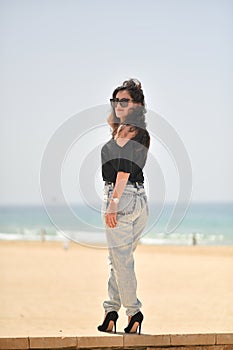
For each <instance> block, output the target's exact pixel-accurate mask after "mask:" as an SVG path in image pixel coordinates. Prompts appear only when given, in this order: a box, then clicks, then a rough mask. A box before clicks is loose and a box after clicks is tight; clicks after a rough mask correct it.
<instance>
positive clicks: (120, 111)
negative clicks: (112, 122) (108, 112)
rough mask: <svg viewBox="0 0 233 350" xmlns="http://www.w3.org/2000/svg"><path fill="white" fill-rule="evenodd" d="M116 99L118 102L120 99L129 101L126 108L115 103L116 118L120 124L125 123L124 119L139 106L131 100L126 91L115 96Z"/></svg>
mask: <svg viewBox="0 0 233 350" xmlns="http://www.w3.org/2000/svg"><path fill="white" fill-rule="evenodd" d="M116 98H118V99H119V100H121V99H126V98H127V99H129V102H128V106H127V107H121V105H120V103H117V106H116V107H115V113H116V116H117V117H118V118H120V121H121V123H122V122H123V121H125V119H126V117H127V116H128V114H129V113H130V112H132V110H133V109H134V108H135V107H136V106H137V105H139V104H140V103H135V102H133V100H132V97H131V96H130V94H129V92H128V91H127V90H122V91H119V92H118V93H117V94H116Z"/></svg>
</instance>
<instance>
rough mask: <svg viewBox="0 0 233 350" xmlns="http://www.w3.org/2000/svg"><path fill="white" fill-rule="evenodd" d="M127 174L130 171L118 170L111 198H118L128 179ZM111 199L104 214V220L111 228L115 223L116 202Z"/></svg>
mask: <svg viewBox="0 0 233 350" xmlns="http://www.w3.org/2000/svg"><path fill="white" fill-rule="evenodd" d="M129 176H130V173H124V172H123V171H118V173H117V177H116V183H115V186H114V190H113V194H112V198H118V199H119V200H120V198H121V196H122V193H123V192H124V189H125V186H126V184H127V181H128V179H129ZM112 198H111V199H112ZM111 199H110V204H109V206H108V209H107V212H106V215H105V222H106V224H107V226H109V227H111V228H113V227H115V226H116V224H117V203H115V202H114V201H113V200H111Z"/></svg>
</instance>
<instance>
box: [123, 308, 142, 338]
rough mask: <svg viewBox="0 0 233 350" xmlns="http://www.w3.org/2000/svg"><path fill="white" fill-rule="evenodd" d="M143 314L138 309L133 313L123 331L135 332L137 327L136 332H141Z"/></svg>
mask: <svg viewBox="0 0 233 350" xmlns="http://www.w3.org/2000/svg"><path fill="white" fill-rule="evenodd" d="M143 318H144V317H143V314H142V313H141V311H138V313H136V314H135V315H133V316H132V317H131V320H130V322H129V324H128V326H127V327H126V328H125V333H137V329H138V327H139V331H138V333H139V334H141V326H142V321H143Z"/></svg>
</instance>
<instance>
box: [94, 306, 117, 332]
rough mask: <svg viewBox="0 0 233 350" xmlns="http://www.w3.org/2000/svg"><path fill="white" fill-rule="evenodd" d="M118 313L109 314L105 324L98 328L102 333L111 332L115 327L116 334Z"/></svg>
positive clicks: (111, 312)
mask: <svg viewBox="0 0 233 350" xmlns="http://www.w3.org/2000/svg"><path fill="white" fill-rule="evenodd" d="M118 317H119V316H118V313H117V312H116V311H110V312H108V313H107V315H106V317H105V319H104V322H103V323H102V324H101V325H100V326H98V331H100V332H111V331H112V329H113V325H114V333H116V321H117V319H118Z"/></svg>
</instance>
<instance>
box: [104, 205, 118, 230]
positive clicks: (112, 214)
mask: <svg viewBox="0 0 233 350" xmlns="http://www.w3.org/2000/svg"><path fill="white" fill-rule="evenodd" d="M105 222H106V225H107V226H108V227H110V228H114V227H115V226H116V224H117V204H116V203H114V202H113V201H111V202H110V204H109V206H108V209H107V211H106V214H105Z"/></svg>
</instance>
